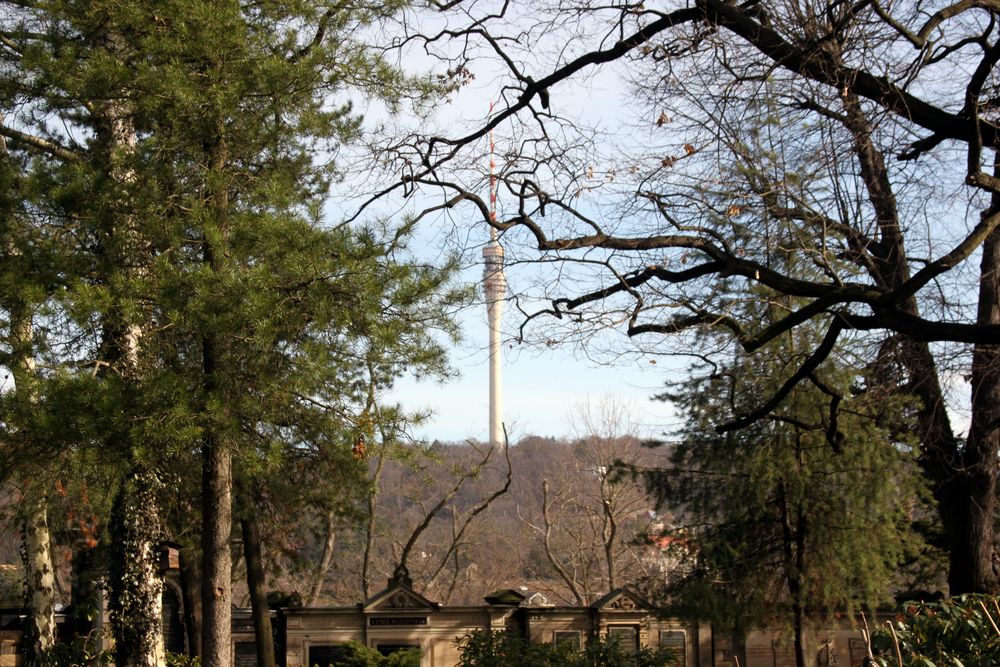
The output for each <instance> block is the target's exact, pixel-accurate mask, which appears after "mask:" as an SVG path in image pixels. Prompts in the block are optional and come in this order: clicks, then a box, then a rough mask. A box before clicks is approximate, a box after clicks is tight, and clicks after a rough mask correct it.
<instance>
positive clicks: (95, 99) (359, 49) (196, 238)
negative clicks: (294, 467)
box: [0, 0, 463, 666]
mask: <svg viewBox="0 0 1000 667" xmlns="http://www.w3.org/2000/svg"><path fill="white" fill-rule="evenodd" d="M396 9H397V6H396V5H394V4H392V3H389V4H387V5H383V6H380V7H377V8H369V9H360V8H357V7H344V6H342V5H340V4H338V3H332V2H331V3H325V2H319V3H301V2H294V1H292V2H277V3H264V4H255V5H242V4H240V3H236V2H231V1H212V2H184V1H181V2H176V3H169V4H165V5H164V4H162V3H160V4H157V5H156V6H153V5H150V4H144V3H122V2H115V1H113V0H107V1H100V2H96V3H95V2H89V3H82V4H75V3H72V2H71V3H55V4H52V5H48V4H43V5H29V6H26V7H24V8H23V9H21V10H18V11H17V12H13V13H11V14H10V15H8V17H7V22H8V25H7V26H5V27H7V28H9V29H7V30H5V34H8V35H12V36H14V37H13V38H12V39H14V40H15V41H12V42H11V44H8V45H7V47H8V50H7V51H6V52H5V58H6V60H5V70H4V77H3V81H2V82H0V86H2V93H3V100H4V103H5V106H6V107H8V108H14V107H17V108H19V109H20V110H21V113H20V114H19V115H18V116H17V117H16V118H14V119H12V120H11V122H10V123H9V124H8V127H5V128H4V130H3V131H4V134H6V136H8V137H10V138H11V140H12V141H14V142H16V144H17V147H18V149H19V150H20V151H22V152H24V153H28V154H32V155H35V156H36V157H35V162H34V169H35V176H34V178H35V181H36V182H37V184H38V186H37V188H36V190H35V192H34V194H33V206H35V207H36V209H37V210H41V211H45V212H46V214H47V215H52V216H54V217H56V218H58V219H60V220H61V221H63V223H64V224H65V226H66V228H67V230H68V233H67V234H66V237H65V238H66V243H68V244H70V245H72V253H71V255H72V257H73V262H72V263H70V264H66V265H65V266H62V267H60V270H62V271H63V272H64V274H65V275H64V281H65V284H66V287H65V288H64V289H63V290H62V291H61V292H60V294H59V296H58V304H59V308H61V309H62V312H64V313H65V314H67V315H68V316H69V317H70V318H71V320H70V321H71V324H70V325H69V326H67V327H66V328H65V329H64V332H63V335H64V336H66V337H67V338H69V337H73V338H74V339H75V340H77V341H79V344H78V345H77V346H76V347H75V350H76V357H77V358H73V357H70V356H65V357H63V359H62V362H63V363H65V364H66V367H67V369H72V368H80V367H85V368H89V369H92V370H93V372H92V373H88V374H81V373H78V372H73V371H71V370H70V371H68V372H67V373H64V374H63V375H61V376H60V377H58V378H56V379H55V380H54V382H53V386H52V388H51V390H50V391H49V392H48V393H47V395H48V396H51V397H55V396H57V395H58V396H61V400H62V401H65V402H64V403H60V404H59V405H58V407H57V406H56V405H55V404H49V405H47V406H46V407H45V409H47V410H55V409H58V410H60V411H61V413H62V414H64V415H74V417H75V418H76V419H77V421H76V422H74V429H71V430H72V432H71V433H70V432H67V433H66V434H64V435H63V436H62V437H63V438H64V439H66V440H72V441H74V444H75V445H76V446H79V447H93V448H94V449H95V451H99V452H100V453H101V458H102V462H103V463H104V464H106V465H114V466H118V467H120V469H121V470H123V471H124V474H123V475H122V484H121V492H120V497H119V499H118V501H117V502H116V507H117V508H118V511H116V512H115V513H114V517H115V526H116V527H115V529H114V531H113V532H114V533H115V534H117V535H119V536H122V542H121V543H120V544H117V545H114V547H115V548H114V549H113V550H112V551H113V560H114V562H115V563H117V565H116V566H115V567H114V568H112V571H113V572H115V576H114V577H113V580H112V582H111V585H112V593H113V594H112V606H113V607H114V608H115V609H116V610H118V611H117V612H116V618H117V619H118V623H116V627H117V628H118V630H117V633H118V637H117V639H118V642H117V643H118V646H119V655H118V658H117V661H118V663H119V664H120V665H131V664H135V665H155V664H161V663H162V650H160V649H159V648H158V647H157V645H156V642H155V641H151V640H150V637H149V633H151V632H152V631H153V630H152V628H154V626H156V625H157V624H156V622H155V618H156V616H157V614H158V610H157V606H158V604H159V588H158V582H157V577H156V570H155V567H152V566H151V561H150V558H151V557H152V553H153V550H152V548H151V547H152V546H154V544H155V542H156V541H157V540H158V539H160V537H161V535H159V534H158V532H157V531H156V530H154V528H155V527H156V526H157V525H158V524H159V522H157V521H154V520H153V519H152V517H155V516H157V515H158V514H159V513H158V512H157V511H156V509H155V505H156V504H157V503H158V502H160V501H161V498H160V497H159V494H158V493H157V489H159V488H160V487H161V484H162V479H163V477H164V476H165V475H166V474H167V473H168V472H169V470H170V469H171V468H172V467H173V466H177V465H180V466H189V465H190V460H191V459H190V457H191V456H192V455H193V454H194V453H195V452H198V453H199V454H200V458H201V462H202V470H203V475H202V483H201V489H202V494H203V500H202V504H201V505H202V524H201V528H200V532H201V535H202V539H203V545H202V553H203V557H204V563H203V567H202V577H203V589H202V590H203V600H202V608H203V613H204V617H205V618H204V622H203V624H202V625H203V630H204V632H203V641H202V651H203V662H204V663H205V664H212V665H220V666H222V665H226V664H228V661H229V651H230V640H229V620H230V619H229V614H230V596H231V593H230V590H229V586H230V583H229V582H230V579H231V573H230V569H231V566H230V562H229V558H230V557H229V553H230V547H229V545H230V539H231V532H232V515H231V512H232V510H231V507H232V505H231V499H232V475H233V461H234V459H235V460H237V461H245V462H247V463H248V465H250V466H251V467H253V465H255V464H254V461H257V460H259V459H261V458H263V459H264V460H268V459H271V458H276V459H280V458H282V457H284V458H285V459H294V458H295V456H296V452H299V451H302V450H304V449H309V448H317V447H325V446H330V444H331V443H337V444H340V445H342V444H343V443H344V442H345V440H349V439H348V438H344V437H336V436H335V435H334V434H343V433H346V432H354V431H357V430H358V424H359V423H363V421H364V419H363V418H362V413H364V412H365V409H364V407H363V406H364V405H365V401H364V393H365V392H364V389H365V387H367V386H368V385H367V382H366V381H365V380H364V378H366V377H367V375H368V374H370V371H371V369H372V368H373V367H374V368H377V369H378V370H379V373H380V376H381V377H382V378H383V380H382V382H383V386H384V385H386V384H389V383H391V381H392V379H393V378H394V377H396V376H397V375H398V374H399V373H401V372H403V371H404V370H405V369H406V367H407V366H408V365H412V366H414V367H415V368H421V369H425V370H431V371H433V370H439V369H440V368H441V366H442V364H443V354H442V351H441V348H440V346H439V345H438V344H436V343H435V341H434V340H433V339H432V338H431V336H430V335H429V333H428V331H429V330H432V329H434V328H444V329H449V333H454V332H453V331H450V327H451V324H450V323H449V321H448V318H447V316H446V314H445V308H446V307H447V306H448V304H450V303H452V302H454V301H455V300H456V299H460V298H462V296H463V295H462V294H461V293H459V292H455V291H452V290H451V289H450V287H449V286H448V284H447V281H448V279H449V275H450V268H449V267H445V268H444V269H443V270H438V269H435V268H433V267H426V266H419V265H412V264H407V263H405V262H400V261H399V258H400V257H403V256H405V247H404V245H405V241H406V238H407V236H408V234H409V227H407V226H403V227H400V228H394V227H392V226H388V225H384V226H383V225H372V226H370V227H367V228H357V227H346V226H331V225H328V224H325V223H324V221H323V220H322V214H323V210H324V202H325V196H326V191H327V188H328V187H329V184H330V182H331V180H332V179H333V178H334V177H335V170H334V165H333V163H332V161H331V159H330V156H332V155H333V154H334V153H335V151H336V149H337V147H338V144H339V142H342V141H347V140H350V139H352V138H354V137H355V136H356V134H357V132H358V129H359V119H358V118H357V117H356V116H355V115H354V114H353V113H352V110H351V107H350V104H348V103H342V104H338V103H335V101H334V95H335V94H336V92H337V91H338V90H342V89H343V88H345V87H347V86H352V87H354V88H360V89H362V92H363V93H365V94H377V95H379V96H381V97H383V98H385V99H386V101H387V102H388V103H389V104H390V105H393V104H395V103H397V102H398V101H399V99H400V98H401V97H402V96H404V95H408V94H414V95H421V94H424V93H426V92H427V88H426V87H424V86H422V85H421V84H420V83H419V82H417V81H412V80H406V79H405V78H404V77H402V76H401V75H400V74H399V73H398V72H397V71H396V70H394V69H392V68H391V67H388V66H387V65H386V64H385V63H384V62H383V61H381V60H380V59H379V57H378V56H377V55H374V54H373V53H374V52H373V51H372V50H371V49H370V48H369V47H367V46H366V45H365V44H364V43H363V42H362V41H361V39H360V38H359V37H357V35H358V34H359V31H361V30H362V29H363V26H365V25H366V24H368V23H370V22H372V21H376V20H378V19H379V18H380V17H382V16H384V15H387V14H389V13H391V12H393V11H395V10H396ZM11 45H13V46H11ZM17 125H20V126H21V127H22V128H23V130H24V131H22V130H21V129H15V127H16V126H17ZM53 127H56V128H58V127H65V128H67V129H66V130H65V132H63V131H62V130H55V131H52V128H53ZM29 132H31V134H29ZM371 349H377V350H379V354H378V355H375V356H371V355H369V354H368V351H369V350H371ZM60 387H62V390H60ZM70 387H71V388H72V390H70V389H68V388H70ZM357 465H360V464H357ZM140 510H141V511H142V512H143V513H148V515H149V517H150V520H148V521H142V520H140V519H141V517H142V516H144V514H137V512H139V511H140ZM143 531H145V532H143ZM126 538H127V539H126ZM131 619H138V620H137V622H138V623H140V625H136V626H135V627H132V628H131V629H128V628H127V627H126V626H128V625H129V624H130V623H131Z"/></svg>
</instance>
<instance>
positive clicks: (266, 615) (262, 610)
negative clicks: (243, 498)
mask: <svg viewBox="0 0 1000 667" xmlns="http://www.w3.org/2000/svg"><path fill="white" fill-rule="evenodd" d="M245 511H246V515H245V518H244V519H242V520H241V521H240V526H241V528H242V529H243V556H244V558H246V561H247V589H248V590H249V591H250V607H251V609H252V610H253V631H254V638H255V640H256V641H255V644H256V646H257V667H274V635H273V634H271V612H270V609H268V607H267V591H266V590H265V580H264V562H263V558H262V557H261V550H260V531H259V529H258V526H257V513H256V511H255V509H254V508H252V507H248V508H247V509H246V510H245Z"/></svg>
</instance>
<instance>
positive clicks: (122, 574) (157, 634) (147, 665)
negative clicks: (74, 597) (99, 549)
mask: <svg viewBox="0 0 1000 667" xmlns="http://www.w3.org/2000/svg"><path fill="white" fill-rule="evenodd" d="M132 469H133V472H132V473H130V474H129V475H128V477H127V478H126V479H125V481H124V482H123V483H122V485H121V488H120V489H119V491H118V495H117V496H116V497H115V503H114V507H113V508H112V512H111V541H112V544H113V545H114V548H113V549H112V553H111V563H110V575H111V576H110V578H111V605H110V606H111V622H112V624H113V628H114V633H115V635H114V637H115V664H116V665H117V666H118V667H161V666H162V665H165V664H166V653H165V651H164V648H163V597H162V596H163V580H162V579H161V578H160V572H159V558H158V556H159V554H158V549H157V547H158V545H159V542H160V539H161V535H162V531H161V529H160V517H159V511H158V506H157V503H156V493H157V491H158V488H157V487H158V486H159V481H158V480H157V478H156V476H155V475H153V474H152V473H150V472H147V471H144V470H143V469H142V467H141V465H139V464H135V463H133V465H132Z"/></svg>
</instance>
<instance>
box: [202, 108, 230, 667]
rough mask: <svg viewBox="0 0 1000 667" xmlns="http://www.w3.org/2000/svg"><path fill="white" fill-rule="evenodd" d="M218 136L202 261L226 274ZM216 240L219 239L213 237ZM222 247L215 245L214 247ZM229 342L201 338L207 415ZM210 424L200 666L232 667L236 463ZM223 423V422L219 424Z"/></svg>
mask: <svg viewBox="0 0 1000 667" xmlns="http://www.w3.org/2000/svg"><path fill="white" fill-rule="evenodd" d="M215 130H216V136H215V139H214V142H212V143H211V144H210V145H209V146H207V149H208V150H207V153H208V155H207V157H208V159H209V162H210V172H211V174H210V175H211V177H212V178H213V179H214V182H212V183H211V185H210V192H211V208H212V214H213V216H214V217H213V219H211V220H209V221H207V222H208V224H209V225H212V224H213V223H214V225H215V229H214V230H212V231H215V232H218V237H216V236H215V235H214V234H210V233H209V231H210V230H209V229H207V228H206V229H205V235H204V237H203V257H202V260H203V262H204V263H205V264H206V265H207V266H208V267H209V268H210V269H211V271H212V273H214V274H216V275H219V276H221V275H222V274H224V273H225V272H226V261H225V257H226V252H227V249H226V247H225V245H226V243H227V242H228V239H229V230H228V219H227V218H228V215H229V193H228V191H227V189H226V183H225V170H226V163H227V160H228V151H227V147H226V140H225V123H224V122H223V119H222V117H221V116H220V117H218V118H216V119H215ZM216 238H217V239H218V241H216V240H214V239H216ZM217 245H218V246H220V247H216V246H217ZM227 344H228V341H226V340H224V339H222V338H221V337H220V336H218V335H216V333H215V332H206V333H205V335H204V336H203V338H202V373H203V380H204V388H205V400H206V406H205V409H206V411H207V406H208V403H209V402H211V401H220V402H221V403H222V404H223V405H225V404H226V401H227V397H226V396H225V391H224V389H223V383H222V382H221V381H220V380H221V378H222V376H223V375H224V374H225V370H226V369H225V363H226V361H227V359H226V355H225V353H224V351H225V349H226V346H227ZM206 418H207V419H209V420H210V421H211V422H213V423H211V424H210V425H209V426H208V427H207V429H206V434H205V437H204V439H203V442H202V507H201V513H202V529H201V530H202V558H203V560H202V614H203V616H202V621H203V625H202V645H201V648H202V651H203V653H202V664H204V665H206V667H229V665H230V662H231V660H230V643H231V641H232V611H231V609H230V607H231V604H232V599H233V591H232V579H231V577H232V554H231V552H230V547H229V544H230V535H231V533H232V530H233V499H232V492H233V462H232V450H231V448H230V443H229V442H228V441H227V436H226V434H225V433H224V432H223V429H225V428H228V427H230V426H231V424H229V423H226V420H225V419H224V417H220V416H219V415H206ZM220 421H222V422H223V423H222V424H220V423H219V422H220Z"/></svg>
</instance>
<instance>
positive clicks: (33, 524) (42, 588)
mask: <svg viewBox="0 0 1000 667" xmlns="http://www.w3.org/2000/svg"><path fill="white" fill-rule="evenodd" d="M2 120H3V116H2V115H0V122H2ZM9 157H10V156H9V154H8V152H7V143H6V142H5V141H3V140H2V139H0V159H3V160H5V161H6V160H8V159H9ZM5 222H7V223H8V224H7V225H6V226H7V229H8V230H10V231H11V236H7V237H6V238H4V239H3V250H4V253H5V254H6V255H7V256H8V257H11V258H13V257H17V256H18V255H20V250H19V248H18V247H17V243H16V238H15V236H14V234H16V232H15V231H14V230H15V229H16V225H15V224H14V223H15V220H14V219H13V216H12V217H11V219H10V220H6V221H5ZM5 296H6V295H5ZM3 307H4V308H6V310H7V311H8V313H9V316H10V324H9V327H10V328H9V331H10V334H9V337H8V339H7V341H6V342H7V344H8V346H9V347H10V351H11V355H10V361H9V364H10V370H11V374H12V376H13V378H14V390H15V391H16V392H17V393H18V397H19V398H20V397H23V398H24V399H26V400H27V401H29V402H31V403H34V402H35V400H36V396H37V393H36V392H37V390H36V388H35V383H36V381H37V378H36V373H35V356H34V345H35V331H34V322H33V313H32V309H31V307H30V305H29V304H28V303H27V302H26V301H25V300H23V299H21V298H19V297H16V296H15V297H13V298H9V299H7V298H5V299H4V304H3ZM11 426H12V428H11V429H10V431H11V433H18V432H19V429H18V427H17V425H16V424H13V425H11ZM34 486H35V485H31V484H28V485H27V487H28V488H27V490H26V491H25V498H24V501H23V503H24V507H25V508H27V511H26V513H25V516H24V517H23V520H24V523H23V527H22V535H21V539H22V543H23V545H24V573H25V581H26V586H25V604H26V607H27V611H28V620H27V627H26V628H25V634H26V641H25V646H26V651H25V664H26V666H27V667H34V666H35V665H38V664H41V661H42V656H43V655H44V654H45V652H46V651H48V650H49V649H50V648H51V647H52V645H53V644H54V643H55V627H56V624H55V595H56V589H55V583H56V582H55V570H54V569H53V567H52V548H51V536H50V534H49V522H48V510H47V507H46V499H45V494H44V493H38V492H37V491H36V489H35V488H34Z"/></svg>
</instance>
